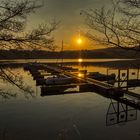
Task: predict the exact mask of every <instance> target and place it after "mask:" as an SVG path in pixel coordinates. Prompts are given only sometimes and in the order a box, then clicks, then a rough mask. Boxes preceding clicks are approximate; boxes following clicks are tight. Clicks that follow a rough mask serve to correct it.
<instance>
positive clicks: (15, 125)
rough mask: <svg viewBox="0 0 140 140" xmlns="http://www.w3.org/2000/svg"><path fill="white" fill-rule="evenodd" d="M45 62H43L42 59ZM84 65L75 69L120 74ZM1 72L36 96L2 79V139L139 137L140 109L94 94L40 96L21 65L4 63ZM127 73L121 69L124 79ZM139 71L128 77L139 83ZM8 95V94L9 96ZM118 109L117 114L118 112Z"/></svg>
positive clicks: (28, 74)
mask: <svg viewBox="0 0 140 140" xmlns="http://www.w3.org/2000/svg"><path fill="white" fill-rule="evenodd" d="M22 61H23V60H22ZM30 61H31V60H30ZM33 61H34V60H33ZM38 61H39V60H38ZM60 61H61V60H60ZM63 61H65V60H63ZM67 61H68V60H66V62H67ZM72 61H74V60H72ZM86 61H88V60H86ZM90 61H93V60H90ZM100 61H101V60H100ZM104 61H111V60H104ZM12 62H13V61H12ZM20 62H21V61H20ZM23 62H25V61H23ZM43 62H45V61H44V60H43ZM49 62H52V60H51V61H49ZM53 62H56V60H54V61H53ZM7 63H11V62H7ZM14 63H16V61H14ZM17 63H19V61H18V62H17ZM81 63H82V62H81ZM81 63H79V64H78V65H77V64H73V65H72V66H73V67H75V68H80V69H81V70H88V71H89V72H97V71H98V72H100V73H103V74H107V73H109V74H110V73H115V74H116V75H117V73H118V70H117V69H113V68H109V67H105V66H104V67H103V66H97V65H96V66H94V65H86V66H83V65H82V64H81ZM69 65H71V64H69ZM3 69H4V70H6V72H7V70H8V72H9V73H11V72H12V73H14V74H15V75H17V78H19V77H20V78H21V81H23V82H24V84H23V85H24V86H25V87H27V88H28V89H29V90H30V91H33V92H32V93H28V92H24V91H22V90H20V89H19V88H18V87H16V86H15V85H12V84H10V83H9V82H6V81H3V80H0V89H1V91H0V94H1V96H0V106H1V107H0V112H1V113H0V139H2V140H19V139H20V140H28V139H30V140H32V139H33V140H44V139H46V140H112V139H114V140H124V139H127V140H132V139H133V140H139V139H140V111H139V110H136V109H134V108H132V107H129V106H127V107H126V105H124V104H121V103H119V102H117V101H115V100H112V99H109V98H105V97H103V96H101V95H100V94H98V93H95V92H85V93H73V94H65V95H54V96H41V91H40V86H36V81H35V80H33V77H32V76H31V74H30V73H29V71H25V70H24V69H23V67H22V65H21V66H19V65H18V66H15V65H14V67H12V66H11V65H6V66H5V67H4V68H3ZM125 72H126V70H123V71H121V74H122V76H123V73H125ZM137 72H138V71H137V69H135V68H131V69H130V73H131V75H130V77H131V78H132V79H135V78H136V77H137V76H139V73H138V74H137ZM134 73H135V74H134ZM1 75H2V74H1ZM124 84H125V83H124ZM116 85H117V83H116ZM131 90H132V91H134V92H136V93H140V88H139V87H136V88H131ZM4 92H5V93H7V94H6V95H5V94H4ZM134 100H135V99H134ZM118 106H119V113H118V112H117V111H118ZM126 109H127V110H126ZM126 112H127V113H126ZM125 115H127V117H126V116H125Z"/></svg>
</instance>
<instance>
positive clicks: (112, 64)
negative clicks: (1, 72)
mask: <svg viewBox="0 0 140 140" xmlns="http://www.w3.org/2000/svg"><path fill="white" fill-rule="evenodd" d="M54 60H55V59H54ZM102 60H103V59H102ZM29 62H31V61H30V59H29V60H25V61H20V60H19V61H16V60H13V61H12V60H10V61H9V60H5V61H0V66H3V67H8V66H9V67H20V66H24V65H26V64H27V63H29ZM32 62H37V63H42V64H50V63H52V64H53V63H54V64H60V63H62V62H61V61H59V62H57V61H54V62H49V63H48V62H39V61H37V60H34V61H32ZM63 65H68V66H74V65H81V66H99V67H108V68H123V69H124V68H140V59H122V60H121V59H120V60H117V59H116V60H113V59H112V61H111V59H110V60H108V61H86V62H81V63H79V62H78V61H71V62H64V61H63Z"/></svg>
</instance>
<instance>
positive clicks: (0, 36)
mask: <svg viewBox="0 0 140 140" xmlns="http://www.w3.org/2000/svg"><path fill="white" fill-rule="evenodd" d="M40 7H41V5H38V4H36V3H35V2H33V1H30V0H22V1H16V0H15V1H11V0H4V1H3V2H1V3H0V47H1V48H0V49H38V48H49V49H51V48H53V49H54V39H53V38H52V37H51V33H52V32H53V31H54V30H55V29H56V26H57V23H56V22H55V21H54V22H52V23H50V24H43V25H39V26H38V27H37V28H36V29H33V30H32V31H30V32H25V27H26V26H25V25H26V20H27V17H28V15H29V14H31V13H33V12H35V10H36V9H37V8H40Z"/></svg>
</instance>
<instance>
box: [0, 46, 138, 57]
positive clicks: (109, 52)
mask: <svg viewBox="0 0 140 140" xmlns="http://www.w3.org/2000/svg"><path fill="white" fill-rule="evenodd" d="M80 56H81V57H82V58H87V59H92V58H120V59H127V58H132V59H135V58H140V52H135V51H130V50H123V49H120V48H105V49H97V50H81V51H63V52H50V51H42V50H33V51H29V50H10V51H7V50H0V59H56V58H62V57H63V58H67V59H76V58H79V57H80Z"/></svg>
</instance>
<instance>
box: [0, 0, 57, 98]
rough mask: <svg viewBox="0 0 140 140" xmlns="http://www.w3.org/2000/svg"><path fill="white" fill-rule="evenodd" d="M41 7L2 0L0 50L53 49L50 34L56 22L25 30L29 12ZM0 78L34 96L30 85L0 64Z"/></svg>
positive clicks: (25, 0) (22, 0)
mask: <svg viewBox="0 0 140 140" xmlns="http://www.w3.org/2000/svg"><path fill="white" fill-rule="evenodd" d="M41 6H42V5H39V4H37V3H35V2H34V1H30V0H20V1H16V0H14V1H13V0H3V2H1V3H0V49H7V50H10V49H40V48H47V49H54V47H55V45H54V39H53V37H52V36H51V33H52V32H53V31H54V30H55V29H56V27H57V25H58V23H57V22H55V21H53V22H51V23H49V24H41V25H39V26H38V27H37V28H36V29H33V30H31V31H28V32H25V30H26V22H27V17H28V15H30V14H31V13H34V12H35V10H36V9H38V8H40V7H41ZM0 79H1V80H3V81H5V82H8V83H11V84H12V85H14V86H16V87H18V88H19V89H21V90H22V91H24V92H25V93H30V95H31V96H34V95H33V90H32V88H31V87H29V86H28V85H26V84H25V83H24V81H23V78H22V76H21V75H16V74H14V72H12V70H11V69H4V68H3V67H2V66H0ZM0 95H1V96H2V97H4V98H10V97H15V96H16V94H15V93H14V94H13V93H10V92H7V91H4V90H3V89H0ZM26 95H27V94H26Z"/></svg>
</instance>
